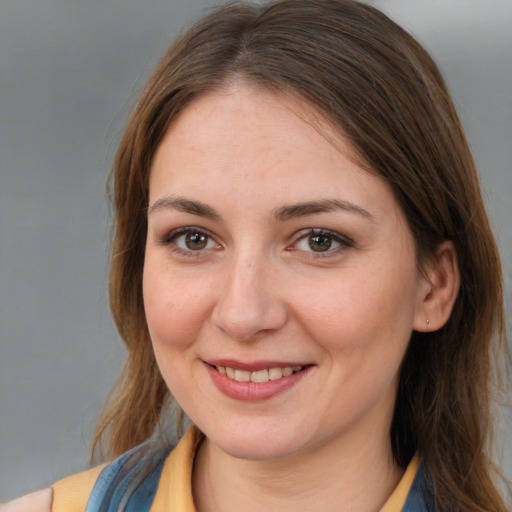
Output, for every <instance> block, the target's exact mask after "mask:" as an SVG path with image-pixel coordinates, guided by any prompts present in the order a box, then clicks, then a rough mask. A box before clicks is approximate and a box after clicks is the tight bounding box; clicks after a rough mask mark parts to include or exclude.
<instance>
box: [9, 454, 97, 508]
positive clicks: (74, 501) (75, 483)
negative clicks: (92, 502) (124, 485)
mask: <svg viewBox="0 0 512 512" xmlns="http://www.w3.org/2000/svg"><path fill="white" fill-rule="evenodd" d="M105 466H106V465H105V464H104V465H102V466H97V467H94V468H92V469H89V470H88V471H83V472H82V473H77V474H75V475H71V476H68V477H66V478H63V479H62V480H59V481H58V482H56V483H55V484H53V486H52V491H53V508H52V511H54V512H60V511H66V512H74V511H75V510H76V511H77V512H78V511H79V512H82V511H83V510H85V507H86V505H87V501H88V500H89V495H90V494H91V492H92V490H93V488H94V485H95V483H96V481H97V480H98V478H99V476H100V474H101V472H102V471H103V469H104V468H105ZM0 512H2V511H0ZM6 512H7V511H6Z"/></svg>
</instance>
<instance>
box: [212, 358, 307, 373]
mask: <svg viewBox="0 0 512 512" xmlns="http://www.w3.org/2000/svg"><path fill="white" fill-rule="evenodd" d="M204 362H205V363H206V364H209V365H211V366H224V367H228V368H233V369H235V370H245V371H248V372H257V371H258V370H265V369H267V368H286V367H292V368H293V367H296V366H310V363H302V362H297V361H277V360H272V361H268V360H267V361H251V362H247V361H237V360H234V359H208V360H205V361H204Z"/></svg>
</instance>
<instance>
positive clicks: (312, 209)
mask: <svg viewBox="0 0 512 512" xmlns="http://www.w3.org/2000/svg"><path fill="white" fill-rule="evenodd" d="M336 210H342V211H344V212H348V213H353V214H356V215H362V216H363V217H366V218H367V219H368V220H372V221H373V220H374V217H373V215H372V214H371V213H370V212H368V211H367V210H365V209H364V208H361V206H358V205H356V204H354V203H351V202H350V201H343V200H340V199H321V200H319V201H306V202H303V203H296V204H291V205H285V206H282V207H280V208H277V209H276V210H274V217H275V218H276V220H280V221H285V220H290V219H294V218H300V217H306V216H308V215H314V214H316V213H326V212H332V211H336Z"/></svg>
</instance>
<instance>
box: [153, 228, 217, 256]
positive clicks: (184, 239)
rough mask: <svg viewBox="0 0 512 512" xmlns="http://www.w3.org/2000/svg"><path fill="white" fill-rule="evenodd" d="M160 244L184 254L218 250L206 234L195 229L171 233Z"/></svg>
mask: <svg viewBox="0 0 512 512" xmlns="http://www.w3.org/2000/svg"><path fill="white" fill-rule="evenodd" d="M161 244H162V245H169V246H172V247H173V249H174V250H177V251H181V252H185V253H191V252H200V251H203V250H205V249H219V248H220V245H219V244H218V243H216V242H215V241H214V240H213V238H212V237H211V236H210V235H209V234H208V233H206V232H205V231H203V230H201V229H197V228H186V229H180V230H178V231H174V232H171V233H169V234H168V235H167V236H166V237H165V238H164V239H163V240H162V241H161Z"/></svg>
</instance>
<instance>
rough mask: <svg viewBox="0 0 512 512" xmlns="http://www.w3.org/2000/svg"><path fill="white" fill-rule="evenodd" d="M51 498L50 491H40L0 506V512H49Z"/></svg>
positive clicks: (51, 492) (51, 493)
mask: <svg viewBox="0 0 512 512" xmlns="http://www.w3.org/2000/svg"><path fill="white" fill-rule="evenodd" d="M52 498H53V491H52V489H41V490H40V491H36V492H33V493H31V494H27V495H25V496H22V497H21V498H17V499H15V500H13V501H10V502H9V503H4V504H0V512H51V508H52Z"/></svg>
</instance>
